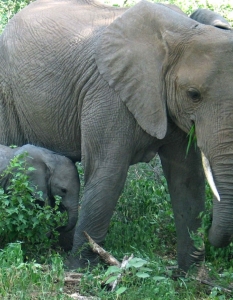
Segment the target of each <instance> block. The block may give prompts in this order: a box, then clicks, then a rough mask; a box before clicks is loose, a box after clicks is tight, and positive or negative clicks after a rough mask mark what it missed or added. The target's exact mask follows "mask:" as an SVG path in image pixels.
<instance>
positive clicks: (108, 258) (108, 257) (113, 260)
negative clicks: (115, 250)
mask: <svg viewBox="0 0 233 300" xmlns="http://www.w3.org/2000/svg"><path fill="white" fill-rule="evenodd" d="M84 234H85V236H86V238H87V239H88V242H89V245H90V247H91V249H92V251H93V252H95V253H97V254H99V256H100V257H101V258H102V259H103V260H104V261H105V262H106V263H107V264H109V265H111V266H119V267H120V265H121V264H120V262H119V261H118V260H117V259H116V258H115V257H114V256H112V255H111V254H110V253H109V252H107V251H106V250H104V249H103V248H102V247H100V246H99V245H98V244H97V243H96V242H95V241H94V240H93V239H92V238H91V237H90V236H89V234H88V233H87V232H86V231H84Z"/></svg>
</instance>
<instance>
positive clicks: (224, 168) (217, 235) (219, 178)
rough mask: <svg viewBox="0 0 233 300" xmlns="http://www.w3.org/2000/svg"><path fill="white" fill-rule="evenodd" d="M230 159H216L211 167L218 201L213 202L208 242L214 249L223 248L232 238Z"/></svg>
mask: <svg viewBox="0 0 233 300" xmlns="http://www.w3.org/2000/svg"><path fill="white" fill-rule="evenodd" d="M232 160H233V158H231V159H227V160H226V156H225V157H221V158H219V157H218V158H217V159H215V161H218V163H216V164H213V165H212V169H213V173H214V176H213V178H214V182H215V185H216V188H217V191H218V193H219V196H220V199H217V197H216V196H215V197H214V200H213V220H212V225H211V228H210V230H209V241H210V243H211V244H212V245H213V246H215V247H225V246H227V245H229V244H230V242H231V240H232V238H233V184H232V183H233V166H232V164H231V161H232Z"/></svg>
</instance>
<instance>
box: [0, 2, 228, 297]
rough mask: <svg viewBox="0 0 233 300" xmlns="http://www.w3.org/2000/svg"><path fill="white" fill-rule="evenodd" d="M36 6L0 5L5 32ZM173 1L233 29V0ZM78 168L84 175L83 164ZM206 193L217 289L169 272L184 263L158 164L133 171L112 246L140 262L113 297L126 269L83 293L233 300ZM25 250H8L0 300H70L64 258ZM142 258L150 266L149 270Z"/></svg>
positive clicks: (103, 269)
mask: <svg viewBox="0 0 233 300" xmlns="http://www.w3.org/2000/svg"><path fill="white" fill-rule="evenodd" d="M29 2H30V1H26V0H15V1H14V0H10V1H3V0H0V31H2V29H3V28H4V26H5V25H6V23H7V22H8V20H9V19H10V18H11V17H12V16H13V15H14V14H15V13H16V12H17V11H18V10H19V9H21V8H22V7H24V6H25V5H27V4H28V3H29ZM169 2H170V3H174V4H176V5H178V6H179V7H180V8H181V9H182V10H183V11H185V12H186V13H188V14H190V13H191V12H192V11H193V10H195V9H196V8H197V7H198V6H199V7H205V8H209V9H213V10H215V11H216V12H219V13H221V14H222V15H223V16H225V17H226V18H227V19H228V20H229V21H230V22H231V24H233V3H232V1H231V0H226V1H224V0H222V1H213V0H209V1H204V0H202V1H201V0H196V1H195V0H190V1H180V0H174V1H172V0H171V1H169ZM123 3H125V5H126V6H127V5H131V4H132V3H133V2H130V1H125V2H119V1H118V0H116V1H114V2H112V4H115V5H122V4H123ZM78 168H79V171H80V172H81V173H82V169H81V166H80V165H79V166H78ZM206 192H207V205H206V206H207V211H206V212H204V213H203V215H202V220H203V225H202V227H201V228H200V233H201V234H202V235H204V239H205V244H206V261H205V265H206V268H208V269H209V272H210V275H211V277H212V278H214V282H215V287H213V286H208V285H204V284H201V283H199V282H198V281H196V280H193V279H192V278H191V277H189V278H176V280H174V279H173V277H172V271H171V270H169V269H168V268H167V266H174V265H176V233H175V226H174V220H173V212H172V208H171V203H170V197H169V194H168V190H167V185H166V180H165V178H164V176H163V175H162V171H161V167H160V163H159V161H158V159H154V160H153V161H152V162H151V163H150V164H138V165H136V166H132V167H131V168H130V171H129V176H128V179H127V182H126V185H125V189H124V192H123V194H122V196H121V197H120V199H119V202H118V204H117V207H116V210H115V212H114V216H113V218H112V221H111V225H110V228H109V232H108V235H107V239H106V242H105V245H104V247H105V249H106V250H108V251H109V252H111V253H112V254H113V255H114V256H115V257H116V258H117V259H118V260H122V258H123V257H124V256H125V255H130V254H132V253H133V254H134V256H135V257H136V258H138V260H136V262H135V261H134V263H135V264H132V265H131V266H130V267H128V268H127V269H126V271H120V273H121V280H120V281H119V283H118V284H117V287H116V290H115V291H113V292H110V291H108V290H107V287H106V285H105V284H106V282H107V280H108V279H109V278H108V276H115V275H117V274H118V273H119V270H118V271H116V270H115V272H113V270H111V269H109V268H108V266H105V265H103V264H101V265H99V266H97V267H96V268H94V269H93V270H86V271H85V272H84V276H83V278H82V280H81V283H80V285H79V287H78V289H79V291H80V293H81V294H83V295H92V296H97V297H99V299H122V300H124V299H125V300H134V299H135V300H141V299H143V300H150V299H151V300H154V299H156V300H157V299H161V300H166V299H169V300H170V299H174V300H176V299H177V300H181V299H182V300H183V299H190V300H191V299H193V300H194V299H200V300H207V299H214V300H223V299H233V296H232V295H231V294H229V293H228V292H226V291H224V290H223V289H222V288H221V287H228V286H230V285H231V286H232V283H233V265H232V262H231V261H232V257H233V245H232V244H231V245H230V246H228V247H226V248H224V249H215V248H214V247H212V246H211V245H210V244H209V242H208V240H207V235H206V232H207V230H208V227H209V224H210V214H209V211H210V210H211V205H212V201H211V198H212V196H211V192H210V190H209V188H208V187H207V190H206ZM18 215H20V214H18ZM8 224H9V225H10V223H8ZM34 235H35V234H34ZM24 247H25V243H24V244H21V243H11V244H9V245H8V246H6V247H5V248H4V249H3V250H1V251H0V266H1V269H0V299H23V300H27V299H54V300H55V299H69V297H68V296H67V295H65V294H64V268H63V258H62V256H61V253H59V252H57V253H56V252H55V251H53V250H52V249H51V248H50V246H49V245H48V248H47V249H44V250H43V251H42V252H40V254H39V256H40V257H37V255H35V256H34V258H31V259H27V260H26V254H25V249H24ZM139 259H142V260H143V262H144V263H143V265H141V266H140V260H139ZM36 260H37V261H36ZM38 260H45V261H46V264H38ZM111 271H112V273H111ZM219 274H221V276H219ZM121 292H122V293H121Z"/></svg>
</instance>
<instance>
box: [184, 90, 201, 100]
mask: <svg viewBox="0 0 233 300" xmlns="http://www.w3.org/2000/svg"><path fill="white" fill-rule="evenodd" d="M187 95H188V97H189V98H190V99H191V100H192V101H193V102H199V101H201V93H200V92H199V91H198V90H197V89H195V88H189V89H188V91H187Z"/></svg>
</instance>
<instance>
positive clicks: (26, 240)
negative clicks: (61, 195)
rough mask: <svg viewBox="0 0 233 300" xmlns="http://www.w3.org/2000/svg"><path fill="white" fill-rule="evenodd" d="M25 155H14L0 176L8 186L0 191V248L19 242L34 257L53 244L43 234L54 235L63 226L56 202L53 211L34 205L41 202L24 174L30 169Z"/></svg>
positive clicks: (49, 208)
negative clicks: (7, 181) (7, 179)
mask: <svg viewBox="0 0 233 300" xmlns="http://www.w3.org/2000/svg"><path fill="white" fill-rule="evenodd" d="M27 155H28V154H27V153H25V154H20V155H18V156H15V157H14V158H13V159H12V160H11V162H10V164H9V167H8V168H7V169H6V170H5V171H4V173H3V174H2V175H1V176H2V177H4V176H6V177H7V178H9V185H8V188H7V191H6V192H4V190H3V189H2V188H1V189H0V246H1V247H2V248H3V247H4V246H5V245H6V244H8V243H12V242H16V241H21V242H22V243H23V244H22V248H23V251H24V252H25V255H26V256H32V255H34V256H38V254H39V253H41V251H43V250H45V249H48V248H49V247H50V246H51V243H52V242H54V241H53V240H51V239H49V238H48V237H47V233H53V235H54V236H55V237H56V236H57V235H58V233H57V232H55V230H54V228H56V227H57V226H60V225H63V222H64V221H63V222H62V221H61V220H62V218H63V219H64V215H63V214H62V213H61V212H60V211H59V210H58V207H59V203H60V200H59V199H56V204H55V208H52V207H50V206H48V205H44V206H41V205H39V204H38V202H37V200H38V199H39V200H40V201H43V199H42V198H41V192H40V191H36V188H35V187H33V186H32V185H31V183H30V182H29V177H28V173H29V172H31V171H33V170H34V169H33V168H32V167H30V166H27V163H26V160H25V159H26V156H27ZM65 220H66V218H65ZM61 223H62V224H61Z"/></svg>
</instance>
